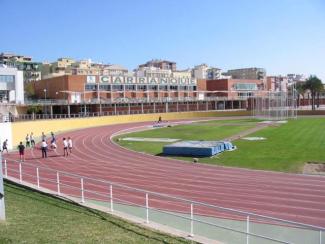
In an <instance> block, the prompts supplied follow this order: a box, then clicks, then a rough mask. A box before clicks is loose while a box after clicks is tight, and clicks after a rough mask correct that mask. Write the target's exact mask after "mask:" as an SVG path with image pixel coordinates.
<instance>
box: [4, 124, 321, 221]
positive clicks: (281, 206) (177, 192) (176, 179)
mask: <svg viewBox="0 0 325 244" xmlns="http://www.w3.org/2000/svg"><path fill="white" fill-rule="evenodd" d="M148 125H150V123H132V124H120V125H110V126H104V127H96V128H88V129H83V130H77V131H73V132H69V133H66V134H63V135H59V136H58V137H57V139H58V142H57V143H58V145H59V148H58V149H57V152H54V151H53V152H49V156H50V157H48V158H47V159H42V158H41V152H40V151H39V150H37V149H34V150H28V151H27V152H26V162H28V163H34V164H35V165H41V166H43V167H48V168H52V169H55V170H60V171H65V172H70V173H74V174H79V175H82V176H88V177H92V178H96V179H103V180H108V181H112V182H115V183H121V184H124V185H127V186H131V187H136V188H140V189H144V190H148V191H154V192H159V193H164V194H168V195H172V196H178V197H183V198H186V199H189V200H194V201H200V202H205V203H209V204H214V205H218V206H223V207H227V208H233V209H237V210H245V211H249V212H254V213H257V214H263V215H268V216H272V217H277V218H282V219H287V220H291V221H297V222H301V223H305V224H312V225H318V226H322V227H325V177H321V176H306V175H297V174H286V173H277V172H266V171H256V170H247V169H239V168H230V167H220V166H211V165H204V164H190V163H188V162H181V161H178V160H173V159H167V158H162V157H155V156H151V155H145V154H141V153H136V152H132V151H129V150H127V149H124V148H121V147H120V146H118V145H115V144H114V143H113V142H112V141H111V140H110V138H111V136H112V135H113V134H114V133H117V132H119V131H121V130H125V129H131V130H132V128H136V127H139V126H148ZM63 136H65V137H67V136H70V137H72V138H73V142H74V148H73V153H72V154H71V155H70V156H69V157H63V156H62V154H63V152H62V151H63V150H62V137H63ZM5 157H6V158H7V159H8V160H9V161H10V159H15V160H17V159H18V155H17V153H11V154H10V155H6V154H5ZM44 184H45V183H44ZM76 184H78V183H76ZM76 194H77V193H76ZM122 195H124V196H127V195H128V194H127V193H126V192H124V193H121V196H120V197H122ZM134 197H139V196H134ZM141 201H142V200H141ZM182 207H184V206H182Z"/></svg>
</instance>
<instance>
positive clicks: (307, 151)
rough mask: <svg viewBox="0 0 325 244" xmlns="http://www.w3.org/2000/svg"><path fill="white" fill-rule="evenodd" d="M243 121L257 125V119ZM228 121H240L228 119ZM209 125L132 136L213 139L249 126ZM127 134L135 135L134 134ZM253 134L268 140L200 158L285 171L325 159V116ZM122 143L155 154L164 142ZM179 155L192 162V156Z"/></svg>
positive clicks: (226, 163) (269, 128)
mask: <svg viewBox="0 0 325 244" xmlns="http://www.w3.org/2000/svg"><path fill="white" fill-rule="evenodd" d="M241 121H242V120H241ZM242 122H243V123H245V124H247V123H248V124H250V123H251V124H254V122H253V121H250V122H247V121H246V122H245V121H242ZM215 123H216V125H218V124H224V123H225V122H224V121H223V122H222V121H215ZM227 123H230V124H232V123H236V122H235V121H227ZM207 125H209V126H207V127H204V128H201V126H197V127H196V128H197V129H196V130H193V127H195V125H192V126H184V127H183V126H181V127H174V130H173V131H171V132H168V130H169V129H170V128H163V129H157V130H154V131H145V132H138V133H132V136H138V137H168V138H179V139H185V140H211V139H212V138H215V139H216V140H218V139H223V138H225V137H227V136H229V135H231V134H235V133H238V132H239V131H240V130H244V129H246V128H247V127H246V126H247V125H245V126H239V127H237V128H236V127H234V126H232V127H231V126H225V125H223V126H220V127H218V126H217V127H215V126H213V122H212V121H210V122H209V123H207ZM248 127H249V126H248ZM178 128H180V129H178ZM151 135H152V136H151ZM124 136H131V134H129V135H124ZM250 136H261V137H265V138H267V140H265V141H245V140H237V141H234V142H233V143H234V144H235V145H236V146H237V147H238V149H237V150H235V151H232V152H224V153H222V154H220V155H218V156H215V157H213V158H200V159H199V161H200V162H202V163H209V164H218V165H226V166H235V167H244V168H252V169H263V170H274V171H283V172H301V170H302V167H303V165H304V163H305V162H308V161H318V162H320V161H322V162H325V118H300V119H298V120H290V121H289V122H288V123H287V124H282V125H280V126H279V127H268V128H265V129H263V130H261V131H258V132H256V133H254V134H251V135H250ZM119 143H120V145H122V146H125V147H127V148H130V149H132V150H136V151H142V152H146V153H150V154H154V155H157V154H160V153H161V152H162V146H163V145H164V143H153V142H149V143H148V142H126V141H120V142H119ZM177 158H178V159H183V160H189V161H192V158H191V157H177Z"/></svg>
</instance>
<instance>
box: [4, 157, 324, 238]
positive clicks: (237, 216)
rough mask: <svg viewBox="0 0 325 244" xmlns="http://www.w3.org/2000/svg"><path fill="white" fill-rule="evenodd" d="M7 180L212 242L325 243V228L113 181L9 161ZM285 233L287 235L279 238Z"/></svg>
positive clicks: (6, 173)
mask: <svg viewBox="0 0 325 244" xmlns="http://www.w3.org/2000/svg"><path fill="white" fill-rule="evenodd" d="M2 170H3V172H4V173H3V174H4V177H5V178H7V179H16V180H17V181H19V182H20V183H24V182H27V183H30V184H32V185H34V187H35V188H38V189H48V190H51V191H54V192H56V194H57V195H59V196H69V197H72V198H74V199H76V198H78V199H79V201H80V202H81V203H85V202H89V203H92V204H97V205H99V206H106V208H107V211H110V212H114V211H118V212H122V213H126V214H128V215H132V216H135V217H138V218H139V217H140V218H141V219H143V221H144V222H145V223H150V222H153V223H158V224H163V225H167V226H168V227H172V228H174V229H177V230H180V231H183V232H187V233H188V235H189V236H191V237H193V236H194V235H197V236H201V237H206V238H208V239H210V240H211V239H212V240H218V241H225V242H228V243H229V242H230V243H246V244H250V243H317V244H324V241H323V239H322V238H323V233H324V231H325V228H322V227H318V226H314V225H309V224H303V223H298V222H294V221H289V220H284V219H280V218H274V217H269V216H265V215H260V214H255V213H251V212H246V211H240V210H235V209H231V208H226V207H221V206H216V205H211V204H207V203H203V202H198V201H193V200H188V199H184V198H181V197H176V196H171V195H166V194H162V193H157V192H152V191H146V190H143V189H138V188H135V187H130V186H126V185H123V184H118V183H114V182H111V181H107V180H99V179H93V178H90V177H86V176H81V175H77V174H72V173H68V172H63V171H57V170H54V169H50V168H46V167H43V166H37V165H35V164H30V163H22V162H18V161H13V160H10V161H8V160H4V161H3V169H2ZM279 233H282V236H280V237H279Z"/></svg>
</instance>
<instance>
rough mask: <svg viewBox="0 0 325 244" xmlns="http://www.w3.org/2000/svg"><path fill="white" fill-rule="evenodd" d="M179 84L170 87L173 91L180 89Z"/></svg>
mask: <svg viewBox="0 0 325 244" xmlns="http://www.w3.org/2000/svg"><path fill="white" fill-rule="evenodd" d="M177 88H178V86H169V89H170V90H171V91H177V90H178V89H177Z"/></svg>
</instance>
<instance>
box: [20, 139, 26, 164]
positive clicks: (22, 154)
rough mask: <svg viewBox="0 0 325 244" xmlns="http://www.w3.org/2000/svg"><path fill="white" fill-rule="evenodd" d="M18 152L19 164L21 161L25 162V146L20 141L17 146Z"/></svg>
mask: <svg viewBox="0 0 325 244" xmlns="http://www.w3.org/2000/svg"><path fill="white" fill-rule="evenodd" d="M18 150H19V159H20V162H21V161H23V162H24V161H25V146H24V144H23V142H22V141H21V142H20V143H19V145H18Z"/></svg>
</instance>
